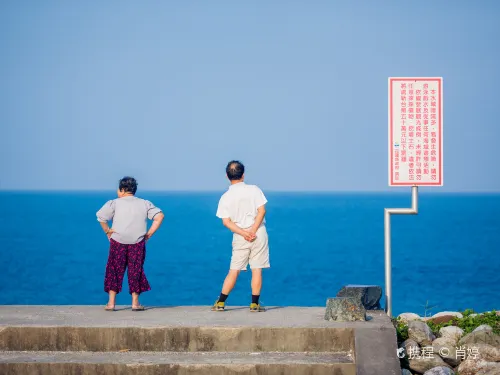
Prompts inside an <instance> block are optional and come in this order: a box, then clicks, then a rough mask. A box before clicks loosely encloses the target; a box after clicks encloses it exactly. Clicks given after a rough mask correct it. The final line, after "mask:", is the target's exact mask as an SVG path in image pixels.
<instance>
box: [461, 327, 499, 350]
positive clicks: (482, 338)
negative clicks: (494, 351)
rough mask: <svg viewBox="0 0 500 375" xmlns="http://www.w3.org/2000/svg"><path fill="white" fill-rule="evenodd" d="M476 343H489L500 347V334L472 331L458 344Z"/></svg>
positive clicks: (468, 344) (469, 344)
mask: <svg viewBox="0 0 500 375" xmlns="http://www.w3.org/2000/svg"><path fill="white" fill-rule="evenodd" d="M475 344H488V345H492V346H495V347H500V336H498V335H495V334H494V333H493V332H489V331H484V330H483V331H477V332H471V333H469V334H468V335H465V336H464V337H462V338H461V339H460V341H459V342H458V345H460V346H462V345H466V346H473V345H475Z"/></svg>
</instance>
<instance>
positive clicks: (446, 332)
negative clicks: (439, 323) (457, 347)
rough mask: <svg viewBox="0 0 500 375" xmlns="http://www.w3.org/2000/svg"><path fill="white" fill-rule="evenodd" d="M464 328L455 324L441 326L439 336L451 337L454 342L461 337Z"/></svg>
mask: <svg viewBox="0 0 500 375" xmlns="http://www.w3.org/2000/svg"><path fill="white" fill-rule="evenodd" d="M463 335H464V330H463V329H462V328H459V327H455V326H448V327H443V328H441V329H440V330H439V336H440V337H445V338H449V339H452V340H453V341H454V342H455V343H456V342H457V341H458V340H460V339H461V338H462V336H463Z"/></svg>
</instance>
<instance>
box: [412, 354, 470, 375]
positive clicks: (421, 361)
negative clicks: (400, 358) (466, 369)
mask: <svg viewBox="0 0 500 375" xmlns="http://www.w3.org/2000/svg"><path fill="white" fill-rule="evenodd" d="M409 362H410V369H411V370H412V371H415V372H418V373H419V374H423V373H425V372H426V371H429V370H430V369H432V368H434V367H450V366H449V365H448V364H446V363H445V362H444V361H443V360H442V359H441V357H440V356H438V355H433V356H431V357H420V358H415V359H410V361H409ZM460 375H461V374H460Z"/></svg>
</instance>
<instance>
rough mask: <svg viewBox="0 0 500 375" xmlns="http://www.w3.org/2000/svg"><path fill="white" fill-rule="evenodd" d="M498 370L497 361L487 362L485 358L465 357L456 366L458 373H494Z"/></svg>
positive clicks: (499, 366)
mask: <svg viewBox="0 0 500 375" xmlns="http://www.w3.org/2000/svg"><path fill="white" fill-rule="evenodd" d="M499 370H500V363H499V362H488V361H485V360H482V359H480V360H475V359H466V360H465V361H463V362H462V363H461V364H460V366H458V369H457V371H458V373H459V374H460V375H479V374H488V375H490V374H495V371H497V372H498V371H499Z"/></svg>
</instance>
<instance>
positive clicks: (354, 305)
mask: <svg viewBox="0 0 500 375" xmlns="http://www.w3.org/2000/svg"><path fill="white" fill-rule="evenodd" d="M325 319H326V320H330V321H338V322H353V321H357V320H361V321H365V320H366V310H365V308H364V306H363V304H362V303H361V301H359V300H358V299H356V298H350V297H337V298H328V300H327V301H326V312H325Z"/></svg>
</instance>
